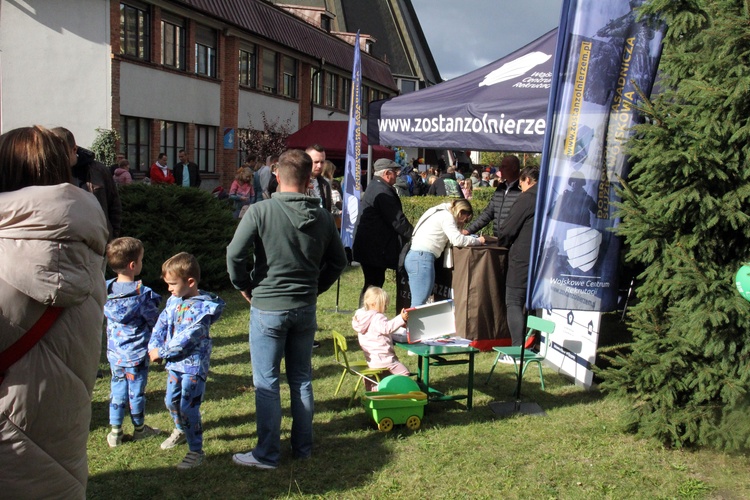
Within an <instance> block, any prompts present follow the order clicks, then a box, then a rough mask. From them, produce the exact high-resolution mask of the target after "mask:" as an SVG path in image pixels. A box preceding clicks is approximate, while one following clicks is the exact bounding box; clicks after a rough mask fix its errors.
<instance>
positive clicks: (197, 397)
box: [148, 252, 224, 469]
mask: <svg viewBox="0 0 750 500" xmlns="http://www.w3.org/2000/svg"><path fill="white" fill-rule="evenodd" d="M200 274H201V270H200V266H199V265H198V261H197V260H196V259H195V257H194V256H192V255H190V254H189V253H186V252H181V253H178V254H177V255H175V256H173V257H171V258H169V259H168V260H167V261H166V262H164V264H163V265H162V268H161V276H162V278H163V279H164V281H165V282H166V284H167V286H168V287H169V291H170V292H171V294H172V296H171V297H170V298H169V300H168V301H167V306H166V307H165V308H164V310H163V311H162V313H161V314H160V315H159V319H158V321H157V322H156V326H155V327H154V330H153V332H152V335H151V341H150V342H149V344H148V356H149V358H150V359H151V361H157V360H160V359H164V360H166V361H167V365H166V368H167V371H168V377H167V393H166V396H165V398H164V402H165V403H166V405H167V409H168V410H169V413H170V414H171V415H172V419H173V420H174V423H175V430H174V431H173V432H172V435H171V436H169V438H167V439H166V441H164V442H163V443H162V444H161V448H162V449H163V450H169V449H172V448H174V447H176V446H177V445H179V444H182V443H184V442H187V444H188V448H189V451H188V453H187V455H185V458H184V459H183V460H182V462H180V463H179V464H177V468H178V469H190V468H193V467H197V466H199V465H200V464H201V463H202V462H203V458H204V457H205V454H204V453H203V426H202V424H201V414H200V405H201V402H202V401H203V395H204V391H205V388H206V378H207V377H208V367H209V361H210V358H211V345H212V342H211V337H210V335H209V327H210V326H211V325H212V324H213V323H214V322H216V321H217V320H218V319H219V317H221V312H222V311H223V310H224V301H223V300H221V299H220V298H219V297H217V296H216V295H214V294H212V293H209V292H204V291H201V290H199V289H198V282H199V281H200Z"/></svg>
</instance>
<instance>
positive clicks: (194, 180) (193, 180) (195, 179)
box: [173, 161, 201, 188]
mask: <svg viewBox="0 0 750 500" xmlns="http://www.w3.org/2000/svg"><path fill="white" fill-rule="evenodd" d="M182 165H183V163H178V164H177V165H175V166H174V170H173V174H174V183H175V184H176V185H177V186H182ZM188 174H190V187H196V188H197V187H200V185H201V173H200V171H199V170H198V165H196V164H195V163H193V162H192V161H191V162H188Z"/></svg>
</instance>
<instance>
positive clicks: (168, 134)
mask: <svg viewBox="0 0 750 500" xmlns="http://www.w3.org/2000/svg"><path fill="white" fill-rule="evenodd" d="M186 131H187V125H185V124H184V123H180V122H168V121H162V122H161V131H160V137H159V139H160V140H159V146H160V150H159V152H161V153H167V165H170V166H173V165H176V164H177V160H178V158H179V157H178V156H177V154H178V153H179V152H180V150H181V149H185V136H186Z"/></svg>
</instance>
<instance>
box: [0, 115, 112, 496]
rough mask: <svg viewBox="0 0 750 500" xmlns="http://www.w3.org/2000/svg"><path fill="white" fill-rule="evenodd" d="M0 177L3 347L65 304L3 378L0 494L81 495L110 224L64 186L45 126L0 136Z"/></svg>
mask: <svg viewBox="0 0 750 500" xmlns="http://www.w3.org/2000/svg"><path fill="white" fill-rule="evenodd" d="M0 174H1V175H0V255H2V259H0V351H4V350H6V349H7V348H8V347H9V346H10V345H12V344H13V343H14V342H15V341H16V340H18V339H19V338H20V337H21V336H22V335H23V334H24V333H25V332H26V331H27V330H28V329H29V328H31V326H32V325H33V324H34V323H35V322H36V321H37V319H39V317H40V316H41V315H42V313H43V312H44V311H45V310H46V309H47V307H48V306H50V305H54V306H59V307H61V308H63V310H62V313H61V314H60V316H59V317H58V318H57V319H56V321H55V322H54V323H53V324H52V326H51V327H50V329H49V330H48V331H47V332H46V333H45V335H44V336H43V337H42V338H41V340H39V342H37V343H36V344H35V345H34V346H33V347H32V348H31V349H30V350H29V351H28V352H26V354H25V355H24V356H23V357H22V358H21V359H19V360H18V361H17V362H15V363H14V364H13V365H12V366H10V368H8V370H7V371H6V372H5V378H4V380H3V381H2V383H0V471H2V472H0V492H2V496H3V497H5V498H66V499H67V498H84V497H85V494H86V481H87V477H88V467H87V462H86V442H87V438H88V433H89V423H90V420H91V392H92V390H93V387H94V381H95V376H96V368H97V364H98V362H99V354H100V349H101V338H102V318H103V312H102V307H103V304H104V302H105V299H106V296H105V289H104V279H103V276H102V264H103V255H104V251H105V245H106V243H107V221H106V218H105V216H104V213H103V212H102V209H101V207H100V206H99V203H98V202H97V201H96V199H95V198H94V196H93V195H91V194H90V193H88V192H86V191H85V190H83V189H80V188H78V187H76V186H73V185H72V184H68V181H69V180H70V167H69V159H68V154H67V149H66V147H65V145H64V143H63V142H62V140H61V139H59V138H58V137H57V136H55V135H54V134H52V133H51V132H49V131H48V130H46V129H44V128H42V127H26V128H21V129H15V130H11V131H10V132H7V133H5V134H3V135H2V136H0Z"/></svg>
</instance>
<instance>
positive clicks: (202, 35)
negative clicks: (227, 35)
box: [195, 26, 216, 78]
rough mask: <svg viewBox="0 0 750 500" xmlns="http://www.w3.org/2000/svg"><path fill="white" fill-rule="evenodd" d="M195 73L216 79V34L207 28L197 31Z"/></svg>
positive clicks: (199, 27) (198, 28) (202, 27)
mask: <svg viewBox="0 0 750 500" xmlns="http://www.w3.org/2000/svg"><path fill="white" fill-rule="evenodd" d="M195 72H196V73H197V74H199V75H204V76H210V77H212V78H216V32H215V31H214V30H212V29H211V28H207V27H205V26H198V27H197V29H196V30H195Z"/></svg>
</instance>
